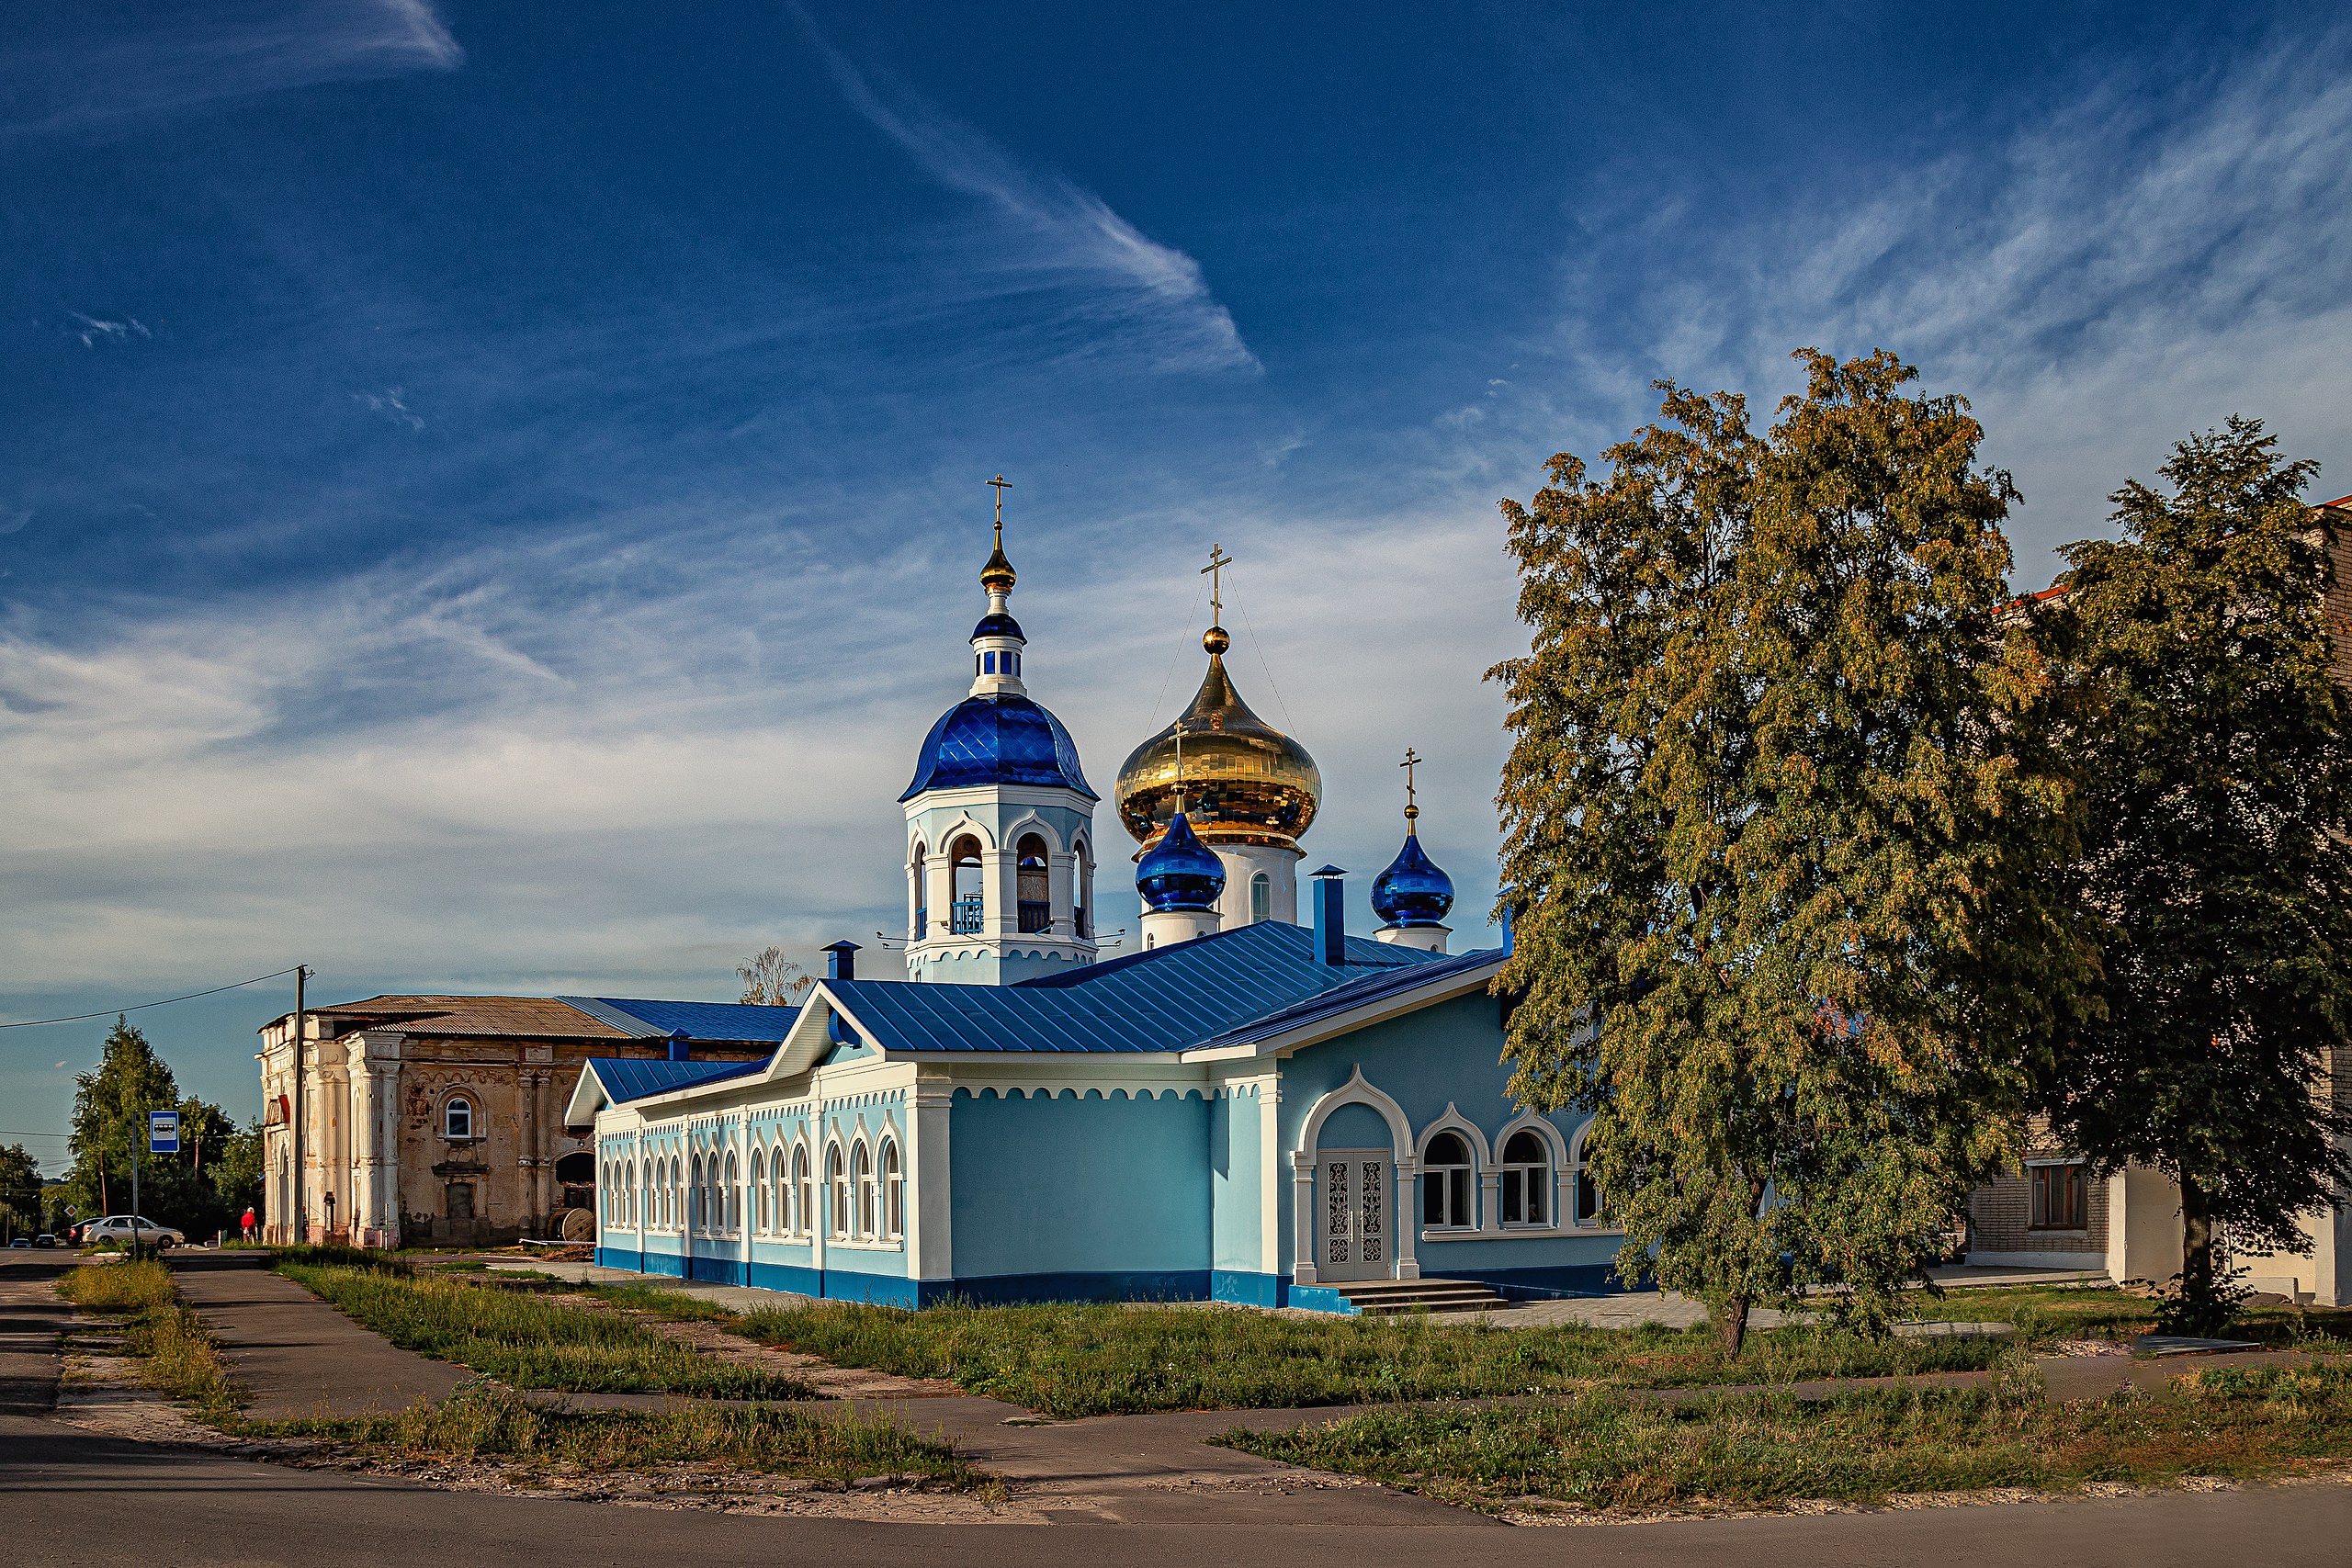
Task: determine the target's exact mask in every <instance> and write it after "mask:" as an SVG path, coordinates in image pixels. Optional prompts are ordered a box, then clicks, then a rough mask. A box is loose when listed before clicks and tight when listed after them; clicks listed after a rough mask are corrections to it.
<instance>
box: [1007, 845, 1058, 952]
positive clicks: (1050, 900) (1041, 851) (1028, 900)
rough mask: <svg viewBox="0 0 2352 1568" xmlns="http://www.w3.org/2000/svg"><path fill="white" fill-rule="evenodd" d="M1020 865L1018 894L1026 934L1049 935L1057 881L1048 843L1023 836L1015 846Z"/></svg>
mask: <svg viewBox="0 0 2352 1568" xmlns="http://www.w3.org/2000/svg"><path fill="white" fill-rule="evenodd" d="M1013 859H1014V861H1015V862H1016V863H1017V865H1016V868H1015V877H1016V879H1017V883H1018V888H1017V892H1016V894H1015V898H1016V901H1017V903H1018V905H1019V914H1020V917H1021V921H1020V924H1021V930H1022V931H1023V933H1025V934H1029V935H1035V934H1037V933H1039V932H1042V931H1050V930H1051V929H1052V928H1053V923H1054V877H1053V869H1052V862H1051V860H1050V858H1049V852H1048V851H1047V850H1046V840H1044V839H1042V838H1040V837H1038V836H1037V835H1036V834H1035V833H1024V834H1023V835H1022V837H1021V842H1020V843H1019V844H1017V845H1016V846H1014V849H1013Z"/></svg>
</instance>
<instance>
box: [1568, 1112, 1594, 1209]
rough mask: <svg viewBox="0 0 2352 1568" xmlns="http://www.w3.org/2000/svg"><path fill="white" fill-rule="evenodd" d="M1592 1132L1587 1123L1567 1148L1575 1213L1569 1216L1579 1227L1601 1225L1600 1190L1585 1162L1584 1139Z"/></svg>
mask: <svg viewBox="0 0 2352 1568" xmlns="http://www.w3.org/2000/svg"><path fill="white" fill-rule="evenodd" d="M1591 1131H1592V1123H1591V1122H1586V1123H1585V1124H1584V1126H1583V1127H1582V1128H1581V1129H1579V1130H1578V1131H1577V1141H1576V1142H1575V1143H1574V1144H1572V1145H1569V1147H1568V1171H1569V1174H1570V1176H1571V1178H1572V1179H1573V1182H1574V1190H1575V1202H1576V1212H1575V1213H1573V1214H1571V1215H1570V1216H1569V1218H1570V1219H1571V1221H1573V1222H1574V1223H1575V1224H1580V1225H1597V1224H1600V1223H1601V1202H1600V1186H1599V1184H1597V1183H1596V1182H1595V1181H1594V1180H1593V1179H1592V1168H1591V1167H1590V1166H1589V1165H1588V1164H1587V1163H1586V1161H1585V1156H1584V1143H1585V1137H1586V1135H1587V1134H1589V1133H1590V1132H1591Z"/></svg>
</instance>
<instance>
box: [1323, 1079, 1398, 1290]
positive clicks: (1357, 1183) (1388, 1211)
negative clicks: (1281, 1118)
mask: <svg viewBox="0 0 2352 1568" xmlns="http://www.w3.org/2000/svg"><path fill="white" fill-rule="evenodd" d="M1396 1163H1397V1152H1396V1149H1395V1148H1394V1147H1393V1146H1392V1143H1391V1140H1390V1136H1389V1131H1388V1124H1387V1122H1385V1120H1384V1119H1383V1118H1382V1117H1381V1114H1380V1113H1379V1112H1378V1111H1375V1110H1374V1109H1373V1108H1372V1107H1371V1106H1369V1105H1363V1104H1355V1105H1342V1106H1340V1107H1339V1108H1338V1109H1337V1110H1336V1111H1333V1112H1332V1113H1331V1115H1330V1116H1329V1118H1328V1119H1327V1120H1326V1121H1325V1122H1324V1123H1323V1125H1322V1128H1321V1130H1320V1131H1319V1133H1318V1134H1317V1137H1316V1141H1315V1229H1316V1257H1315V1271H1316V1277H1317V1279H1321V1280H1386V1279H1392V1278H1394V1277H1395V1273H1396V1257H1397V1246H1396V1230H1397V1203H1396V1194H1395V1192H1394V1191H1393V1190H1392V1187H1393V1183H1392V1182H1391V1180H1390V1172H1391V1171H1392V1170H1394V1168H1396Z"/></svg>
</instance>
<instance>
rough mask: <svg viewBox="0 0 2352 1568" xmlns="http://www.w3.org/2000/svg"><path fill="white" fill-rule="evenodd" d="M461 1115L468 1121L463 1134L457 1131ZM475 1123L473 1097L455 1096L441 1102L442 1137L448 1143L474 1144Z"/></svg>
mask: <svg viewBox="0 0 2352 1568" xmlns="http://www.w3.org/2000/svg"><path fill="white" fill-rule="evenodd" d="M460 1113H462V1114H463V1115H464V1116H465V1119H466V1130H465V1131H464V1132H462V1133H460V1132H458V1131H457V1130H456V1127H457V1119H458V1115H459V1114H460ZM475 1121H476V1117H475V1115H474V1102H473V1097H472V1096H471V1095H466V1094H453V1095H451V1096H450V1097H449V1098H448V1099H447V1100H443V1101H442V1102H441V1136H442V1137H443V1138H444V1139H445V1140H447V1142H449V1143H453V1144H457V1143H467V1144H469V1143H472V1142H473V1141H474V1137H475V1133H474V1124H475Z"/></svg>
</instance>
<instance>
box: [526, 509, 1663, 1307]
mask: <svg viewBox="0 0 2352 1568" xmlns="http://www.w3.org/2000/svg"><path fill="white" fill-rule="evenodd" d="M980 581H981V587H982V588H983V590H984V591H985V592H986V593H987V598H988V608H987V612H986V614H985V615H983V616H982V618H981V619H980V621H979V623H978V626H975V627H974V628H973V632H972V639H971V641H972V650H973V662H972V673H971V684H970V689H969V691H968V693H967V695H966V696H965V698H964V699H963V700H962V701H961V702H959V703H957V704H956V705H955V706H954V707H952V708H950V709H949V710H948V711H947V712H946V713H945V714H944V715H942V716H941V717H940V719H939V721H938V722H937V723H936V724H935V725H933V727H932V729H931V732H930V734H929V735H928V736H927V737H926V738H925V739H924V741H923V744H922V750H921V753H920V755H919V757H918V760H917V761H916V765H915V769H914V773H913V777H912V779H911V781H910V784H908V787H907V790H906V793H905V795H903V796H902V798H901V805H902V806H903V807H904V809H905V819H906V838H905V847H904V853H905V859H904V865H905V868H906V890H907V891H906V898H907V905H906V917H907V948H906V960H907V969H906V973H907V977H906V978H904V979H873V978H861V977H859V976H858V975H857V974H856V963H855V957H856V953H857V949H855V948H854V947H853V946H852V945H851V944H849V943H847V942H842V943H836V944H835V946H834V947H833V948H832V949H831V960H832V962H831V972H830V973H829V974H828V975H827V976H826V977H825V978H823V979H821V980H820V981H818V982H816V983H815V985H814V986H813V987H811V988H810V989H809V992H808V993H807V994H806V996H805V997H804V998H802V999H801V1001H800V1004H799V1005H798V1006H797V1007H790V1008H773V1007H735V1006H723V1007H722V1006H717V1005H688V1004H630V1003H626V1002H622V1003H613V1002H594V1001H591V1000H588V999H583V998H566V999H567V1000H569V1001H571V1003H572V1005H573V1006H574V1007H578V1008H582V1009H586V1010H592V1011H596V1013H597V1016H599V1017H600V1018H603V1019H604V1020H605V1021H606V1022H608V1023H611V1024H613V1025H614V1026H615V1027H618V1028H620V1029H622V1030H623V1032H626V1033H628V1034H630V1035H632V1036H636V1037H640V1038H660V1037H662V1036H665V1035H666V1036H667V1037H668V1038H670V1039H671V1040H672V1042H673V1049H672V1051H671V1052H670V1053H669V1057H670V1059H667V1060H658V1059H657V1060H644V1059H632V1060H616V1059H593V1060H591V1061H589V1062H588V1063H587V1064H586V1066H585V1067H584V1068H583V1070H582V1072H581V1074H580V1076H579V1078H578V1080H577V1083H576V1085H575V1086H574V1088H573V1090H572V1093H571V1100H570V1105H569V1110H568V1113H567V1121H568V1122H569V1123H570V1124H571V1126H572V1127H574V1128H575V1129H586V1128H590V1127H592V1126H593V1129H594V1154H595V1158H596V1162H597V1181H596V1195H597V1246H596V1252H597V1258H598V1260H599V1261H600V1262H603V1263H605V1264H607V1265H610V1266H614V1267H617V1268H622V1269H634V1270H639V1271H642V1272H644V1273H647V1274H650V1275H667V1276H671V1277H684V1278H691V1279H696V1280H720V1281H727V1282H731V1283H741V1284H750V1285H753V1286H763V1287H768V1288H772V1289H775V1290H780V1291H792V1292H802V1293H805V1294H809V1295H813V1296H821V1297H830V1298H836V1299H844V1300H854V1301H870V1302H880V1303H894V1304H898V1305H902V1306H921V1305H923V1304H925V1303H932V1302H937V1301H942V1300H945V1299H948V1298H951V1297H953V1298H960V1299H964V1300H971V1301H980V1302H1007V1301H1039V1300H1070V1299H1077V1300H1120V1299H1184V1300H1199V1299H1215V1300H1219V1301H1228V1302H1237V1303H1254V1304H1258V1305H1263V1306H1283V1305H1288V1306H1299V1307H1311V1308H1319V1309H1323V1310H1329V1311H1335V1312H1352V1311H1355V1310H1357V1305H1356V1304H1355V1303H1358V1302H1360V1301H1363V1300H1367V1299H1371V1298H1373V1297H1374V1296H1376V1295H1380V1294H1386V1295H1388V1296H1391V1297H1393V1296H1396V1295H1398V1294H1410V1293H1412V1290H1413V1287H1414V1286H1415V1283H1416V1282H1417V1281H1419V1282H1432V1281H1470V1282H1475V1283H1476V1284H1478V1285H1481V1286H1484V1287H1486V1288H1487V1289H1488V1290H1490V1291H1493V1292H1497V1293H1499V1294H1502V1295H1505V1296H1511V1297H1526V1296H1542V1295H1558V1294H1587V1293H1595V1292H1601V1291H1605V1290H1608V1289H1611V1288H1612V1286H1611V1282H1610V1281H1611V1276H1610V1274H1609V1265H1610V1261H1611V1258H1612V1256H1613V1255H1614V1253H1615V1251H1616V1248H1617V1246H1618V1239H1619V1238H1618V1237H1617V1236H1616V1235H1615V1234H1614V1233H1612V1232H1611V1231H1610V1230H1608V1229H1607V1228H1606V1227H1605V1226H1604V1225H1603V1224H1601V1223H1600V1217H1601V1216H1600V1205H1599V1202H1598V1200H1597V1194H1596V1193H1595V1191H1594V1190H1593V1188H1592V1184H1591V1183H1590V1181H1589V1179H1586V1178H1585V1176H1584V1174H1583V1170H1582V1163H1581V1157H1580V1156H1581V1150H1580V1133H1581V1122H1582V1118H1581V1116H1580V1115H1575V1114H1569V1113H1554V1114H1542V1113H1537V1112H1534V1111H1530V1110H1528V1109H1526V1108H1524V1107H1522V1106H1520V1105H1517V1104H1515V1103H1513V1101H1512V1100H1511V1099H1510V1092H1509V1088H1508V1085H1509V1080H1510V1069H1509V1067H1508V1066H1506V1065H1505V1064H1504V1063H1503V1061H1502V1059H1501V1055H1502V1046H1503V1027H1502V1008H1503V1006H1504V1003H1503V1002H1502V1000H1501V999H1500V998H1497V997H1496V996H1495V995H1493V994H1492V992H1491V991H1490V988H1489V987H1490V985H1491V982H1492V981H1493V979H1494V977H1495V976H1496V974H1497V972H1498V969H1499V968H1500V966H1501V964H1502V961H1503V957H1504V953H1503V952H1502V951H1501V950H1499V949H1490V950H1483V951H1474V952H1468V953H1449V952H1448V951H1447V945H1448V938H1449V936H1450V932H1449V931H1448V930H1447V928H1446V927H1445V925H1444V924H1443V920H1444V918H1445V915H1446V914H1447V912H1448V910H1449V909H1450V908H1451V907H1452V904H1453V887H1452V885H1451V883H1450V882H1449V881H1448V879H1447V878H1446V875H1445V874H1444V873H1443V872H1442V870H1440V869H1439V868H1438V867H1437V866H1436V865H1435V864H1434V863H1431V861H1430V858H1429V857H1428V855H1427V854H1426V853H1425V852H1423V850H1422V848H1421V844H1420V840H1419V835H1418V831H1417V824H1416V820H1415V818H1417V816H1418V810H1419V808H1418V806H1417V805H1416V804H1415V803H1414V802H1413V800H1412V797H1411V790H1410V773H1409V770H1408V803H1407V807H1406V821H1405V828H1406V831H1405V840H1404V845H1403V847H1402V849H1401V850H1400V851H1399V852H1398V853H1397V857H1396V859H1395V861H1394V862H1393V863H1391V864H1390V865H1389V866H1388V867H1387V869H1386V870H1385V871H1383V872H1382V873H1381V874H1379V876H1378V877H1376V878H1375V879H1374V883H1373V888H1372V905H1373V908H1374V911H1375V912H1376V913H1377V915H1378V916H1379V917H1380V919H1381V920H1382V921H1383V924H1382V925H1381V926H1380V927H1379V929H1377V930H1375V931H1370V932H1362V933H1357V932H1351V931H1347V930H1346V929H1345V918H1344V912H1345V899H1344V897H1342V895H1343V891H1344V889H1343V881H1342V879H1343V876H1344V874H1343V873H1341V872H1340V871H1339V870H1338V869H1337V868H1336V867H1331V866H1324V867H1322V868H1321V869H1319V870H1317V871H1313V872H1310V873H1307V874H1305V876H1304V877H1303V878H1302V875H1301V874H1300V871H1299V869H1298V868H1299V866H1300V864H1301V863H1302V862H1303V861H1304V859H1305V852H1304V851H1303V850H1302V849H1301V848H1300V844H1299V840H1300V838H1301V837H1302V836H1303V835H1304V834H1305V833H1306V831H1307V829H1308V828H1309V827H1310V825H1311V824H1312V822H1313V820H1314V817H1315V814H1316V811H1317V807H1318V806H1319V805H1320V802H1321V798H1322V781H1321V777H1320V774H1319V773H1318V771H1317V767H1316V764H1315V762H1314V760H1313V759H1312V758H1311V757H1310V756H1309V755H1308V754H1307V752H1306V749H1305V748H1304V747H1302V746H1301V745H1299V743H1298V742H1297V741H1296V740H1295V739H1292V738H1291V737H1289V736H1287V735H1284V734H1283V733H1282V732H1281V731H1279V730H1277V729H1275V728H1273V727H1272V726H1271V725H1269V724H1267V723H1266V722H1265V721H1264V720H1262V719H1261V718H1260V717H1259V716H1257V715H1256V714H1255V713H1253V712H1251V711H1250V708H1249V706H1248V705H1247V704H1246V703H1244V702H1243V700H1242V699H1241V697H1240V695H1239V694H1238V692H1237V691H1236V690H1235V688H1234V686H1233V683H1232V681H1231V678H1230V677H1229V676H1228V675H1227V671H1226V669H1225V664H1224V659H1223V655H1224V653H1225V650H1226V649H1227V646H1228V644H1227V635H1226V633H1225V632H1224V630H1223V629H1222V628H1221V627H1219V626H1211V628H1210V630H1209V632H1208V634H1207V636H1206V637H1205V639H1204V649H1205V652H1206V654H1207V669H1206V671H1205V672H1204V676H1203V679H1202V682H1201V685H1200V688H1199V691H1198V692H1197V693H1196V694H1195V695H1194V697H1193V701H1192V702H1191V704H1190V705H1188V706H1187V707H1186V709H1185V711H1184V712H1183V713H1182V715H1180V716H1178V718H1177V719H1176V720H1175V721H1173V722H1172V723H1171V724H1170V726H1169V727H1168V728H1166V729H1164V730H1162V731H1160V732H1159V734H1157V735H1154V736H1152V737H1151V738H1149V739H1147V740H1145V741H1144V742H1143V743H1142V744H1141V745H1139V746H1137V747H1136V750H1135V751H1134V752H1133V753H1132V754H1131V755H1130V756H1129V757H1128V758H1127V760H1126V761H1125V764H1124V765H1123V766H1122V768H1121V769H1120V772H1119V774H1118V777H1117V781H1116V784H1115V785H1114V792H1113V796H1114V798H1113V810H1114V816H1115V819H1116V821H1117V824H1118V827H1119V829H1121V830H1123V831H1124V832H1125V834H1126V835H1127V836H1128V837H1129V838H1131V839H1132V840H1134V841H1135V842H1136V845H1137V849H1136V857H1135V874H1136V888H1137V891H1138V893H1139V894H1140V895H1141V897H1142V899H1143V906H1144V909H1143V917H1142V922H1141V931H1140V943H1139V946H1138V948H1137V950H1136V951H1132V952H1128V953H1125V954H1123V955H1121V956H1118V957H1113V958H1107V959H1105V958H1103V957H1101V956H1100V955H1099V953H1098V951H1097V944H1096V938H1095V932H1094V924H1093V905H1094V899H1093V887H1094V878H1095V875H1096V872H1097V865H1098V862H1097V853H1098V851H1097V840H1096V832H1097V825H1096V820H1095V809H1096V807H1097V806H1098V805H1099V804H1100V803H1101V799H1100V796H1099V795H1097V794H1096V792H1095V791H1094V789H1093V788H1092V786H1091V784H1089V783H1088V781H1087V777H1086V774H1085V773H1084V771H1083V769H1082V767H1081V765H1080V758H1079V755H1078V749H1077V747H1076V745H1075V744H1074V743H1073V742H1072V740H1071V739H1070V736H1069V731H1068V730H1067V729H1065V728H1063V726H1062V724H1061V722H1060V721H1059V720H1058V719H1057V718H1056V717H1055V716H1053V715H1052V714H1051V713H1050V712H1048V711H1047V710H1046V708H1045V707H1043V706H1042V705H1039V704H1038V703H1037V702H1036V701H1035V699H1034V698H1033V697H1031V696H1030V695H1029V694H1028V687H1027V684H1026V680H1027V677H1026V675H1025V673H1024V671H1023V656H1024V654H1025V652H1026V649H1027V642H1026V638H1025V637H1024V636H1023V632H1022V630H1021V627H1020V625H1019V623H1018V622H1017V621H1015V620H1014V619H1013V616H1012V611H1011V598H1012V591H1013V587H1014V583H1015V576H1014V572H1013V570H1012V564H1011V563H1010V561H1008V560H1007V558H1006V557H1005V554H1004V549H1003V539H1002V530H1001V524H1000V526H999V531H998V537H997V547H996V551H995V553H994V555H993V556H991V558H989V562H988V564H987V567H986V568H985V569H984V570H983V571H982V573H981V579H980ZM1212 604H1213V605H1214V606H1215V608H1216V611H1217V612H1218V613H1217V614H1216V616H1215V617H1214V618H1215V619H1217V620H1222V618H1223V616H1222V613H1221V612H1222V603H1221V601H1220V600H1218V599H1216V597H1214V596H1213V599H1212ZM1302 880H1303V881H1304V882H1305V884H1306V891H1307V893H1308V895H1309V897H1308V900H1307V901H1308V903H1309V906H1310V907H1309V908H1308V911H1307V913H1306V918H1305V919H1301V918H1300V910H1299V905H1300V893H1301V883H1302ZM632 1008H634V1009H635V1010H634V1011H630V1009H632ZM657 1015H658V1016H657ZM697 1037H699V1038H703V1039H708V1040H722V1039H723V1040H729V1041H744V1040H752V1041H762V1040H772V1041H773V1042H774V1049H773V1051H772V1052H770V1053H769V1054H768V1055H765V1056H764V1058H763V1059H758V1060H752V1061H710V1060H695V1059H691V1045H692V1043H693V1041H694V1040H695V1038H697Z"/></svg>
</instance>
